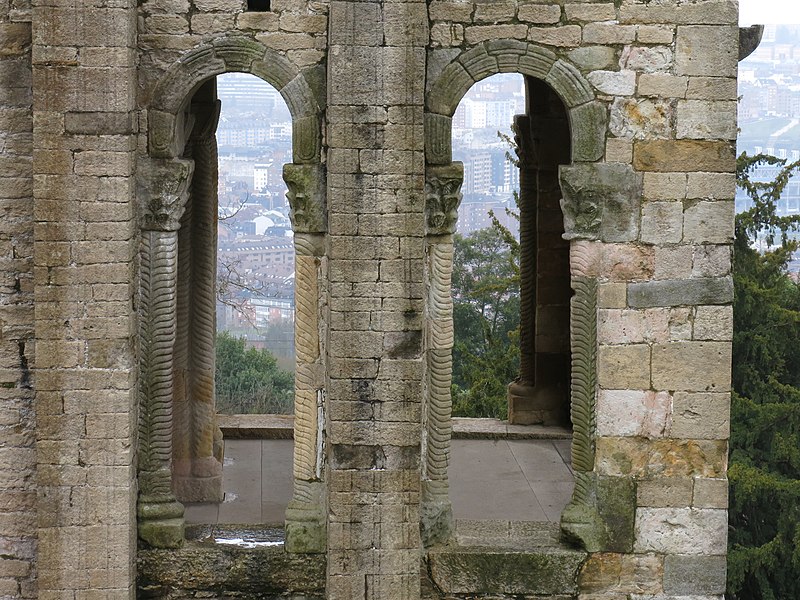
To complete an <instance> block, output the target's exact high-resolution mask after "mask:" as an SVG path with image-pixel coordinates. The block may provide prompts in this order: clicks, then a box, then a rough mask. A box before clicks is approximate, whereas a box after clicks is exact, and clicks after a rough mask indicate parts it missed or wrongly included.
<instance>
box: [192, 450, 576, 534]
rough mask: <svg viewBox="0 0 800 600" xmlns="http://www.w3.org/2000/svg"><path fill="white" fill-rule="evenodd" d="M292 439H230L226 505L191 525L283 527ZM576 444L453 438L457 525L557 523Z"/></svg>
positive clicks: (197, 513)
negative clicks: (497, 521)
mask: <svg viewBox="0 0 800 600" xmlns="http://www.w3.org/2000/svg"><path fill="white" fill-rule="evenodd" d="M293 444H294V442H293V441H292V440H290V439H260V440H259V439H227V440H226V442H225V465H224V471H223V486H224V488H225V500H224V502H222V503H221V504H190V505H187V507H186V520H187V522H188V523H282V522H283V519H284V511H285V510H286V505H287V504H288V502H289V499H290V497H291V494H292V486H291V471H292V447H293ZM569 451H570V440H569V439H557V440H550V439H454V440H453V442H452V453H451V465H450V497H451V499H452V502H453V514H454V516H455V518H456V519H473V520H486V519H503V520H509V521H557V520H558V519H559V516H560V514H561V511H562V510H563V509H564V506H566V504H567V502H568V501H569V498H570V495H571V493H572V487H573V476H572V470H571V469H570V467H569V462H570V459H569Z"/></svg>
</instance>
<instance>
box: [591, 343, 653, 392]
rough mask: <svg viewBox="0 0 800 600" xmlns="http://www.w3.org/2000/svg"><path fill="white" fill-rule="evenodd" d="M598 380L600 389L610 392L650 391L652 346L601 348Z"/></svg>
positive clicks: (598, 355) (635, 345)
mask: <svg viewBox="0 0 800 600" xmlns="http://www.w3.org/2000/svg"><path fill="white" fill-rule="evenodd" d="M597 380H598V382H599V384H600V387H602V388H605V389H608V390H624V389H632V390H641V389H648V388H649V387H650V346H648V345H647V344H632V345H626V346H600V348H599V351H598V354H597ZM662 389H663V388H662Z"/></svg>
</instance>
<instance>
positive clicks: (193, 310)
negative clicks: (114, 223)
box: [174, 102, 223, 502]
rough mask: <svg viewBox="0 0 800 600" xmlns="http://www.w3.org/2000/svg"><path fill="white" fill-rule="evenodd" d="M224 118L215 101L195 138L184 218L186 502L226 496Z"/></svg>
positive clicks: (179, 477) (182, 480)
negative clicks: (221, 252)
mask: <svg viewBox="0 0 800 600" xmlns="http://www.w3.org/2000/svg"><path fill="white" fill-rule="evenodd" d="M218 119H219V103H218V102H217V103H212V104H211V105H210V106H209V108H208V114H207V115H206V121H205V123H204V124H203V126H202V127H200V128H198V130H197V132H196V133H195V134H193V135H192V136H191V138H190V141H189V149H190V153H191V157H192V158H193V159H194V162H195V175H194V177H193V179H192V184H191V211H190V213H189V217H188V220H185V221H184V223H185V224H186V225H188V231H187V235H186V236H184V237H183V238H182V241H187V244H186V246H187V248H186V249H182V250H183V252H182V254H181V258H183V259H185V261H184V262H182V263H181V275H180V286H179V290H178V291H179V297H180V299H181V309H182V310H184V311H185V312H186V318H185V319H181V331H180V336H179V338H178V346H179V347H178V349H177V350H178V355H179V357H180V361H181V364H180V368H181V370H182V372H179V374H178V375H179V376H178V377H176V383H177V389H176V392H178V393H179V394H181V392H184V390H185V392H184V393H183V394H181V395H179V396H178V398H179V400H178V404H179V406H181V414H180V421H179V425H178V426H177V427H176V434H177V435H176V437H178V438H179V439H181V440H182V441H181V445H180V449H181V451H182V452H187V453H188V456H187V455H182V456H180V460H178V458H179V457H178V456H176V462H177V463H179V464H180V468H179V469H177V472H176V476H175V478H174V481H175V489H176V493H177V495H178V497H179V498H180V499H181V500H183V501H185V502H221V501H222V497H223V491H222V462H221V460H220V458H221V456H220V452H219V451H218V449H217V448H216V447H215V445H216V442H217V441H218V438H219V437H220V436H219V433H218V427H217V423H216V409H215V402H214V371H215V362H216V361H215V347H214V341H215V339H216V281H217V179H218V160H217V142H216V137H215V131H216V126H217V122H218ZM187 273H188V276H187ZM182 316H183V315H182ZM184 324H186V325H184ZM184 365H185V366H184ZM181 375H183V376H181Z"/></svg>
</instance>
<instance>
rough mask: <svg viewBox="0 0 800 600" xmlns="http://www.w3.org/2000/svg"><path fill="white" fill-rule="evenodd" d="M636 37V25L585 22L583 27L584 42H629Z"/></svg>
mask: <svg viewBox="0 0 800 600" xmlns="http://www.w3.org/2000/svg"><path fill="white" fill-rule="evenodd" d="M635 38H636V27H633V26H630V25H619V24H617V23H587V24H586V26H585V27H584V28H583V41H584V43H586V44H630V43H631V42H633V40H634V39H635Z"/></svg>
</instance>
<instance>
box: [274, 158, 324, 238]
mask: <svg viewBox="0 0 800 600" xmlns="http://www.w3.org/2000/svg"><path fill="white" fill-rule="evenodd" d="M283 180H284V181H285V182H286V185H287V186H288V188H289V191H288V192H287V194H286V198H287V199H288V200H289V207H290V209H291V210H290V212H289V217H290V218H291V220H292V228H293V229H294V232H295V233H325V231H326V230H327V217H326V209H325V173H324V171H323V169H322V165H318V164H311V165H298V164H294V163H288V164H285V165H283Z"/></svg>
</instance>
